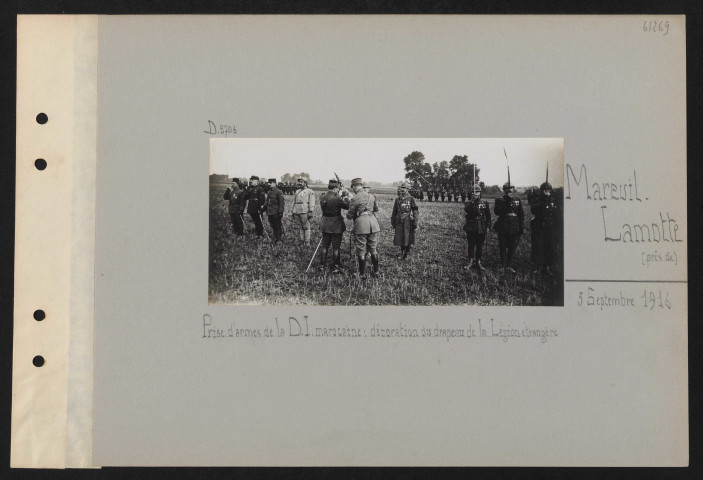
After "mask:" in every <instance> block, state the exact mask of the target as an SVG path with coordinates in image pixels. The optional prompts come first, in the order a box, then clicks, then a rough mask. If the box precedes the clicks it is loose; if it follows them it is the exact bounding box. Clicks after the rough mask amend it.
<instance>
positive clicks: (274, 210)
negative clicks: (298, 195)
mask: <svg viewBox="0 0 703 480" xmlns="http://www.w3.org/2000/svg"><path fill="white" fill-rule="evenodd" d="M269 185H270V186H271V188H270V190H269V193H268V199H267V200H266V214H267V215H268V217H269V224H270V225H271V229H272V230H273V241H274V243H278V242H279V241H280V240H281V236H282V235H283V223H282V220H283V212H284V211H285V204H286V199H285V197H284V196H283V192H281V191H280V190H279V189H278V186H277V185H276V179H275V178H269Z"/></svg>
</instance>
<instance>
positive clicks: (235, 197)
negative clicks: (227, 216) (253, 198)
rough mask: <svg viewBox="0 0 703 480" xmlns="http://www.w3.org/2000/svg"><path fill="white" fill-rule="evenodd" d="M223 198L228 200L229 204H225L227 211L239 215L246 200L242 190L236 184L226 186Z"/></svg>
mask: <svg viewBox="0 0 703 480" xmlns="http://www.w3.org/2000/svg"><path fill="white" fill-rule="evenodd" d="M224 198H225V200H229V205H228V206H227V210H228V212H229V213H233V214H235V215H241V214H242V212H244V204H245V203H246V201H247V200H246V198H245V197H244V190H242V189H241V188H239V187H238V186H234V187H227V190H225V195H224Z"/></svg>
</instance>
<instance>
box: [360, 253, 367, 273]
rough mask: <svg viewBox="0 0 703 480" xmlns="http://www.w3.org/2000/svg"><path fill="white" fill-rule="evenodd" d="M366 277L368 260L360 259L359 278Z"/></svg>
mask: <svg viewBox="0 0 703 480" xmlns="http://www.w3.org/2000/svg"><path fill="white" fill-rule="evenodd" d="M365 275H366V259H365V258H364V257H359V276H360V277H363V276H365Z"/></svg>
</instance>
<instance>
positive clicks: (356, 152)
mask: <svg viewBox="0 0 703 480" xmlns="http://www.w3.org/2000/svg"><path fill="white" fill-rule="evenodd" d="M563 147H564V142H563V140H562V139H561V138H280V139H276V138H274V139H271V138H213V139H211V140H210V173H211V174H213V173H218V174H225V175H229V176H231V177H241V178H243V177H249V176H251V175H259V176H261V175H264V176H266V177H270V178H273V177H276V178H280V177H281V175H283V174H285V173H300V172H306V173H309V174H310V178H311V179H321V180H323V181H327V180H328V179H330V178H334V173H333V172H337V174H338V175H339V176H340V178H342V179H352V178H355V177H361V178H363V179H364V180H368V181H376V182H383V183H390V182H394V181H398V180H403V179H404V176H405V170H404V168H405V164H404V163H403V158H405V157H406V156H407V155H408V154H410V153H411V152H413V151H415V150H417V151H420V152H422V153H423V154H424V156H425V162H426V163H429V164H433V163H435V162H441V161H443V160H446V161H447V162H449V161H450V160H451V159H452V158H453V157H454V155H461V156H463V155H468V158H469V162H471V163H476V166H477V168H479V169H480V173H479V178H480V179H481V180H482V181H483V182H485V183H486V185H502V184H503V183H504V182H505V181H506V180H507V173H506V158H505V154H504V153H503V148H505V152H506V153H507V155H508V160H507V161H508V163H509V165H510V177H511V181H512V183H513V184H514V185H516V186H529V185H539V184H541V183H542V182H544V179H545V173H546V168H547V164H549V182H550V183H551V184H552V185H553V186H554V187H560V186H563V184H564V181H563V178H564V148H563Z"/></svg>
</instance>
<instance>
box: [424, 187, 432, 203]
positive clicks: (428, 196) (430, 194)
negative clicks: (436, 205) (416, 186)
mask: <svg viewBox="0 0 703 480" xmlns="http://www.w3.org/2000/svg"><path fill="white" fill-rule="evenodd" d="M425 192H426V193H425V196H426V197H427V201H428V202H431V201H432V186H431V185H427V190H426V191H425Z"/></svg>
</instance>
